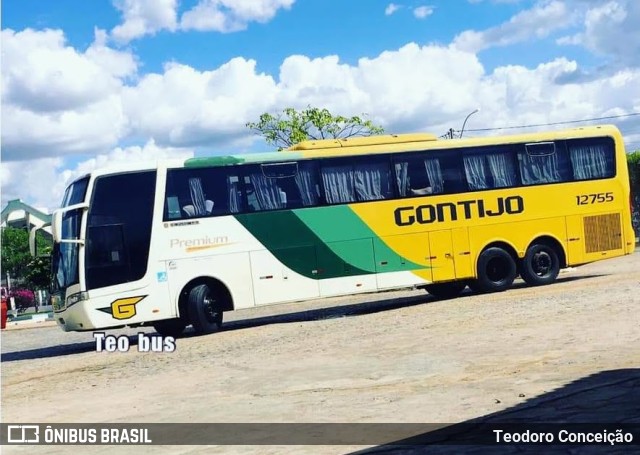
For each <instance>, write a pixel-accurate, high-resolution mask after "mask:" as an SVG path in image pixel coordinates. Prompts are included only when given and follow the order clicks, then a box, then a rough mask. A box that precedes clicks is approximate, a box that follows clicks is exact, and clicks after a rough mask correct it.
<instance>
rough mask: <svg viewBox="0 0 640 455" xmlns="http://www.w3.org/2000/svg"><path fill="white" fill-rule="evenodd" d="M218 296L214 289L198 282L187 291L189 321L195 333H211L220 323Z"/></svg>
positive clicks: (220, 314) (220, 312) (220, 313)
mask: <svg viewBox="0 0 640 455" xmlns="http://www.w3.org/2000/svg"><path fill="white" fill-rule="evenodd" d="M219 299H220V297H218V293H217V292H216V290H215V289H210V288H209V286H208V285H206V284H199V285H198V286H195V287H194V288H193V289H191V291H190V292H189V301H188V304H187V306H188V311H189V322H191V325H192V326H193V330H194V331H195V332H196V333H202V334H203V333H212V332H215V331H216V330H218V329H219V328H220V326H221V325H222V310H221V307H222V306H221V305H220V302H219Z"/></svg>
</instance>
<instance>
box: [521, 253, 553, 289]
mask: <svg viewBox="0 0 640 455" xmlns="http://www.w3.org/2000/svg"><path fill="white" fill-rule="evenodd" d="M521 269H522V270H521V273H520V275H521V276H522V279H523V280H524V281H525V282H526V283H527V284H528V285H530V286H541V285H544V284H551V283H553V282H554V281H555V280H556V278H557V277H558V273H560V258H559V257H558V253H557V251H556V249H555V248H553V247H552V246H550V245H547V244H545V243H534V244H533V245H531V246H530V247H529V248H528V249H527V252H526V254H525V255H524V259H523V260H522V265H521Z"/></svg>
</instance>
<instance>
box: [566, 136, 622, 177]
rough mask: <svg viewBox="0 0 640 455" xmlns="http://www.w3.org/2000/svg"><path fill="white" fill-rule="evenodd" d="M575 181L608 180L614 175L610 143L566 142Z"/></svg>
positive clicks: (600, 141)
mask: <svg viewBox="0 0 640 455" xmlns="http://www.w3.org/2000/svg"><path fill="white" fill-rule="evenodd" d="M567 145H568V148H569V157H570V158H571V166H572V168H573V178H574V179H575V180H590V179H602V178H609V177H613V176H614V175H615V172H614V159H613V146H612V143H611V141H607V142H603V141H602V140H599V141H595V142H594V140H592V139H588V140H572V141H567Z"/></svg>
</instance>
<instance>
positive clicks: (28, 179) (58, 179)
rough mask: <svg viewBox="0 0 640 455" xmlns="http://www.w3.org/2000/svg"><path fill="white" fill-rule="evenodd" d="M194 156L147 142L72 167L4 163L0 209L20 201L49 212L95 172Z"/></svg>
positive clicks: (44, 161)
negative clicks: (69, 189) (70, 186)
mask: <svg viewBox="0 0 640 455" xmlns="http://www.w3.org/2000/svg"><path fill="white" fill-rule="evenodd" d="M193 156H194V153H193V151H192V150H190V149H181V148H172V147H164V148H163V147H158V146H157V145H156V144H155V143H154V142H153V141H152V140H150V141H148V142H147V143H146V144H145V145H144V146H143V147H140V146H131V147H125V148H120V147H117V148H115V149H113V150H111V151H110V152H108V153H103V154H98V155H96V156H95V157H93V158H90V159H87V160H84V161H81V162H79V163H77V164H76V165H75V166H72V167H69V166H67V165H65V163H64V161H63V159H62V158H40V159H34V160H29V161H13V162H7V163H3V164H2V167H0V177H1V181H2V205H3V206H4V205H5V204H6V202H7V201H9V200H11V199H22V200H23V201H25V202H27V203H29V204H31V205H34V206H38V207H45V208H47V209H48V210H49V211H51V210H53V209H55V208H57V207H58V206H59V204H60V201H61V200H62V195H63V193H64V190H65V188H66V186H67V185H68V184H69V183H71V182H72V181H73V180H75V179H76V178H78V177H81V176H83V175H85V174H87V173H89V172H91V171H93V170H95V169H98V168H105V167H113V166H119V165H123V164H130V163H135V162H149V161H155V160H160V159H169V158H171V159H174V158H175V159H187V158H192V157H193Z"/></svg>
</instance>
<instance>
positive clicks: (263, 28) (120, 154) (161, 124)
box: [1, 0, 640, 208]
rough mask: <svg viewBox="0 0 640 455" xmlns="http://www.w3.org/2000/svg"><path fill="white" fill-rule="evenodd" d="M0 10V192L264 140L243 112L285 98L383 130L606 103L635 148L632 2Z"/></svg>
mask: <svg viewBox="0 0 640 455" xmlns="http://www.w3.org/2000/svg"><path fill="white" fill-rule="evenodd" d="M2 20H3V23H2V57H3V60H2V72H3V75H2V76H3V83H2V160H3V165H2V168H1V169H2V174H1V176H2V202H3V204H4V203H5V202H6V200H8V199H12V198H22V199H23V200H24V201H25V202H28V203H31V204H34V205H36V206H40V207H44V208H53V207H55V206H57V204H58V202H59V198H60V196H61V193H62V191H63V188H64V185H65V184H66V183H67V182H68V181H69V180H70V179H72V178H74V177H75V176H77V175H79V174H81V173H84V172H88V171H90V170H91V169H94V168H95V167H99V166H103V165H109V164H112V163H117V162H120V161H132V160H143V159H156V158H165V157H179V158H183V157H189V156H194V155H205V154H222V153H236V152H250V151H254V150H260V151H262V150H266V149H268V148H269V146H268V145H266V144H265V143H264V142H263V141H262V140H261V139H260V138H259V137H256V136H255V135H254V134H252V133H251V132H250V131H248V130H247V129H246V128H245V126H244V125H245V123H246V122H248V121H252V120H256V119H257V117H258V116H259V114H260V113H262V112H274V113H275V112H277V111H278V110H279V109H281V108H282V107H285V106H293V107H299V108H300V107H305V106H307V105H313V106H318V107H327V108H328V109H330V110H331V111H332V112H334V113H340V114H344V115H350V114H360V113H366V114H367V115H368V116H369V117H370V118H371V119H372V120H373V121H374V122H376V123H378V124H381V125H382V126H383V127H384V128H385V129H386V130H387V131H388V132H393V133H402V132H413V131H429V132H433V133H437V134H442V133H444V132H445V131H446V130H447V129H448V128H449V127H452V128H456V129H458V128H460V127H461V124H462V121H463V120H464V118H465V116H466V115H467V114H468V113H469V112H471V111H473V110H474V109H475V108H477V107H479V108H480V112H479V113H477V114H475V115H474V116H473V117H472V118H471V119H470V121H469V123H468V125H467V127H468V128H470V131H469V134H486V133H482V132H474V131H472V130H473V129H482V128H496V130H495V132H496V133H500V132H506V131H511V132H517V131H512V130H500V129H499V128H501V127H507V126H513V125H531V124H544V123H557V122H563V121H573V120H580V119H591V118H599V117H605V116H620V117H618V118H617V119H615V120H612V121H614V122H615V123H616V124H618V126H619V127H620V128H621V130H622V131H623V133H624V134H625V139H626V141H627V144H628V147H629V148H630V149H634V148H640V116H635V115H633V114H634V113H638V112H640V89H638V87H640V31H639V30H638V27H637V24H638V23H639V22H640V2H637V1H634V0H432V1H421V0H413V1H407V2H401V1H397V2H389V1H382V0H352V1H344V0H342V1H338V0H91V1H81V0H56V1H42V0H20V1H16V0H14V1H6V2H3V3H2ZM569 126H573V124H572V125H569ZM550 127H551V126H550ZM550 127H549V128H550ZM553 127H554V128H557V127H562V125H560V126H553ZM22 176H28V177H29V178H30V179H29V181H34V182H38V183H34V184H30V185H29V186H25V185H24V183H23V182H24V181H25V179H24V178H22ZM45 181H52V182H55V184H54V185H53V189H52V188H51V186H47V187H43V186H42V185H41V183H40V182H45Z"/></svg>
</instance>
